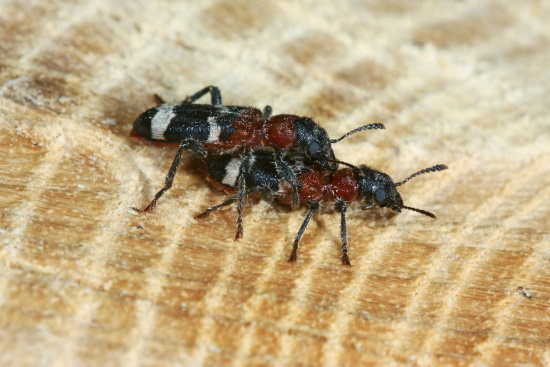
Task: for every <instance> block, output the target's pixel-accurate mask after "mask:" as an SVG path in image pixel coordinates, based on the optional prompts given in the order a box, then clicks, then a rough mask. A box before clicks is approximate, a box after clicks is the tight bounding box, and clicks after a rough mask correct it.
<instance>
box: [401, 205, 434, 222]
mask: <svg viewBox="0 0 550 367" xmlns="http://www.w3.org/2000/svg"><path fill="white" fill-rule="evenodd" d="M401 208H403V209H409V210H412V211H413V212H417V213H420V214H424V215H427V216H428V217H430V218H433V219H437V217H436V216H435V214H434V213H430V212H429V211H426V210H422V209H416V208H411V207H410V206H405V205H403V206H402V207H401Z"/></svg>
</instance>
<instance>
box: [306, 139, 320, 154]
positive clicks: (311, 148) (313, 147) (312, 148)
mask: <svg viewBox="0 0 550 367" xmlns="http://www.w3.org/2000/svg"><path fill="white" fill-rule="evenodd" d="M307 149H308V153H309V156H310V157H315V156H317V154H319V150H320V149H321V147H320V145H319V143H317V142H316V141H313V142H311V143H310V144H309V145H308V147H307Z"/></svg>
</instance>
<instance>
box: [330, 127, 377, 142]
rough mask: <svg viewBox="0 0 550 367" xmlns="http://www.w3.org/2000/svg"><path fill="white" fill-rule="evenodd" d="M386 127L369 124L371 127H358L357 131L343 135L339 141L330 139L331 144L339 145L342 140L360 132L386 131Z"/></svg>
mask: <svg viewBox="0 0 550 367" xmlns="http://www.w3.org/2000/svg"><path fill="white" fill-rule="evenodd" d="M385 128H386V127H385V126H384V125H383V124H369V125H365V126H361V127H358V128H357V129H353V130H351V131H350V132H348V133H345V134H344V135H342V137H341V138H339V139H330V142H331V143H338V142H339V141H340V140H343V139H345V138H347V137H348V136H350V135H352V134H355V133H356V132H358V131H363V130H375V129H385Z"/></svg>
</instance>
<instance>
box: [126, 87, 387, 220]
mask: <svg viewBox="0 0 550 367" xmlns="http://www.w3.org/2000/svg"><path fill="white" fill-rule="evenodd" d="M206 94H210V97H211V104H195V103H193V102H195V101H196V100H198V99H199V98H201V97H202V96H204V95H206ZM158 98H159V97H158ZM159 102H161V103H162V102H163V101H162V100H161V99H160V98H159ZM271 112H272V109H271V107H270V106H266V107H265V108H264V109H263V111H260V110H259V109H257V108H254V107H246V106H224V105H223V104H222V97H221V92H220V90H219V89H218V88H217V87H214V86H209V87H206V88H204V89H202V90H200V91H198V92H197V93H195V94H193V95H191V96H190V97H188V98H186V99H185V100H183V101H182V102H181V103H179V104H175V105H172V104H167V103H162V104H161V105H159V106H157V107H153V108H151V109H149V110H147V111H145V112H143V113H142V114H141V115H140V116H139V117H138V118H137V119H136V120H135V122H134V127H133V130H132V135H133V136H136V137H138V138H139V139H141V140H143V141H145V142H146V143H149V144H151V145H156V146H164V145H166V144H179V149H178V151H177V153H176V156H175V158H174V160H173V162H172V165H171V166H170V170H169V171H168V175H167V176H166V179H165V184H164V187H163V188H162V189H161V190H160V191H159V192H158V193H157V194H156V195H155V198H154V199H153V200H152V201H151V203H150V204H149V205H148V206H147V207H145V208H144V209H143V210H139V209H136V210H137V211H139V212H150V211H152V210H153V209H154V208H155V206H156V203H157V200H158V199H159V198H160V197H161V196H162V195H163V194H164V193H165V192H166V191H167V190H168V189H170V187H171V186H172V182H173V180H174V176H175V174H176V170H177V167H178V165H179V162H180V160H181V157H182V155H183V152H184V151H185V150H191V151H193V152H194V153H196V154H198V155H199V156H201V157H203V158H204V157H206V156H207V155H208V154H222V153H229V152H232V153H234V154H241V153H246V152H252V151H254V150H257V149H260V148H269V149H272V150H273V151H274V152H275V160H274V163H275V165H276V169H277V173H278V177H279V178H281V179H284V180H286V181H288V182H289V183H290V185H291V187H292V206H297V205H298V199H299V198H298V194H297V190H298V182H297V180H296V175H295V174H294V172H293V171H292V169H291V167H290V166H289V164H288V163H287V161H288V159H293V160H301V161H303V162H305V163H306V164H311V165H313V164H319V165H321V166H322V167H323V168H324V169H326V170H329V171H335V170H337V169H338V164H337V163H335V162H336V161H335V157H334V152H333V151H332V147H331V144H332V143H336V142H338V141H340V140H342V139H344V138H346V137H347V136H349V135H351V134H353V133H356V132H358V131H361V130H370V129H383V128H384V125H382V124H379V123H376V124H370V125H365V126H361V127H359V128H357V129H354V130H352V131H350V132H348V133H347V134H345V135H343V136H342V137H341V138H339V139H330V138H329V137H328V134H327V132H326V130H325V129H323V128H322V127H320V126H319V125H317V124H316V123H315V122H314V121H313V119H311V118H309V117H301V116H296V115H289V114H282V115H274V116H273V115H272V114H271ZM244 156H245V157H246V156H247V155H246V154H245V155H244ZM243 166H245V167H246V166H248V164H247V163H246V162H244V164H243ZM241 171H242V172H239V177H240V179H241V181H243V185H244V180H243V177H244V176H246V175H249V174H250V173H251V172H248V171H246V170H241ZM240 192H241V195H242V194H243V191H242V190H240ZM134 209H135V208H134Z"/></svg>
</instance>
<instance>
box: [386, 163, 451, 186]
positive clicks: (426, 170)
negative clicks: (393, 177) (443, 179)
mask: <svg viewBox="0 0 550 367" xmlns="http://www.w3.org/2000/svg"><path fill="white" fill-rule="evenodd" d="M448 168H449V167H447V166H446V165H444V164H437V165H435V166H432V167H428V168H424V169H423V170H420V171H418V172H416V173H413V174H412V175H410V176H409V177H407V178H406V179H405V180H403V181H401V182H396V183H395V186H399V185H403V184H404V183H406V182H408V181H409V180H411V179H413V178H414V177H416V176H418V175H422V174H424V173H430V172H437V171H443V170H446V169H448Z"/></svg>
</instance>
